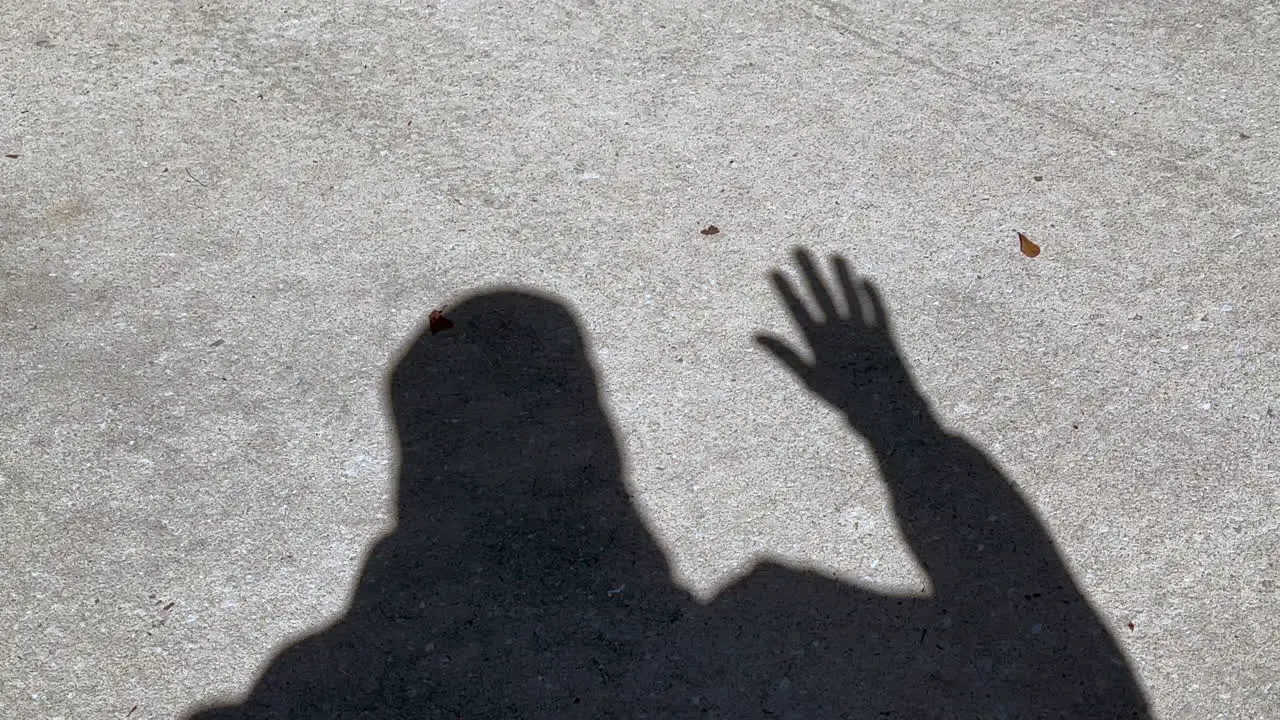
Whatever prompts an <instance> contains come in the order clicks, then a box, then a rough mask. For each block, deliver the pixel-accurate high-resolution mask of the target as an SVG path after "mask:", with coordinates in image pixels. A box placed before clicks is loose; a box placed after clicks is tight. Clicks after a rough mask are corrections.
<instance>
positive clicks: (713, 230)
mask: <svg viewBox="0 0 1280 720" xmlns="http://www.w3.org/2000/svg"><path fill="white" fill-rule="evenodd" d="M698 232H700V233H702V234H703V235H715V234H718V233H719V232H720V228H718V227H716V226H715V225H708V226H706V227H705V228H703V229H702V230H699V231H698Z"/></svg>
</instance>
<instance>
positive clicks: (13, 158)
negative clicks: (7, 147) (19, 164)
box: [5, 154, 18, 160]
mask: <svg viewBox="0 0 1280 720" xmlns="http://www.w3.org/2000/svg"><path fill="white" fill-rule="evenodd" d="M5 157H7V158H9V159H10V160H17V159H18V156H17V155H12V154H6V155H5Z"/></svg>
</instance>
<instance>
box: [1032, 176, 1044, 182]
mask: <svg viewBox="0 0 1280 720" xmlns="http://www.w3.org/2000/svg"><path fill="white" fill-rule="evenodd" d="M1031 179H1032V180H1035V181H1036V182H1040V181H1041V180H1044V176H1043V175H1032V176H1031Z"/></svg>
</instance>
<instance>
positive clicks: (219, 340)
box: [209, 338, 226, 347]
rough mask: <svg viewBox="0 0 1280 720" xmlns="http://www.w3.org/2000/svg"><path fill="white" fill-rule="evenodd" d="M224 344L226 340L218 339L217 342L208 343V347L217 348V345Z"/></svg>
mask: <svg viewBox="0 0 1280 720" xmlns="http://www.w3.org/2000/svg"><path fill="white" fill-rule="evenodd" d="M225 342H226V340H223V339H222V338H218V339H217V340H214V341H213V342H211V343H209V347H218V346H219V345H222V344H223V343H225Z"/></svg>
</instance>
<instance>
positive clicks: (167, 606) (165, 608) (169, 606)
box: [160, 602, 176, 611]
mask: <svg viewBox="0 0 1280 720" xmlns="http://www.w3.org/2000/svg"><path fill="white" fill-rule="evenodd" d="M175 604H176V603H172V602H171V603H169V604H168V605H165V606H164V607H162V608H160V609H161V610H165V611H169V610H172V609H173V606H174V605H175Z"/></svg>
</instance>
